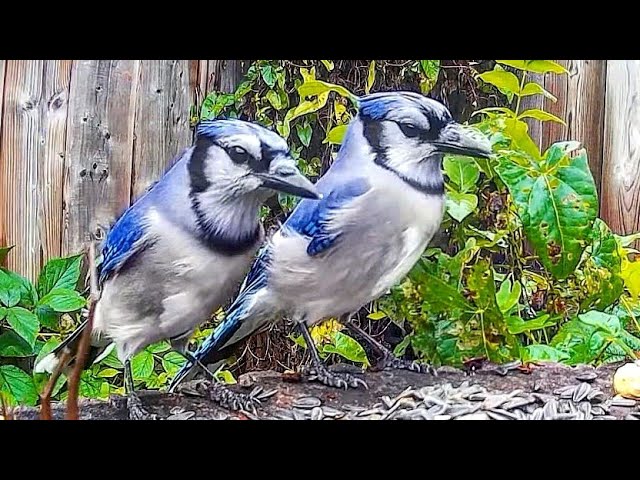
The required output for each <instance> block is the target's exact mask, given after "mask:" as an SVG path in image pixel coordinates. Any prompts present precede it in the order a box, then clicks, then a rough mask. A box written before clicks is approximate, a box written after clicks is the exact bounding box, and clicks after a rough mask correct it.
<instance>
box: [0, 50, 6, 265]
mask: <svg viewBox="0 0 640 480" xmlns="http://www.w3.org/2000/svg"><path fill="white" fill-rule="evenodd" d="M6 63H7V62H6V60H0V152H2V116H3V115H2V105H3V98H4V73H5V65H6ZM0 162H2V156H1V155H0ZM2 169H3V167H2V164H1V163H0V172H1V171H2ZM6 194H7V189H6V185H5V184H4V178H3V177H2V175H0V247H2V246H6V245H7V232H6V229H5V226H4V225H5V224H6V219H5V218H4V213H3V212H4V208H3V207H2V205H6V203H7V197H6ZM6 264H7V261H6V259H5V260H3V261H0V267H4V266H6Z"/></svg>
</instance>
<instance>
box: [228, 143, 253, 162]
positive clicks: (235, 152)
mask: <svg viewBox="0 0 640 480" xmlns="http://www.w3.org/2000/svg"><path fill="white" fill-rule="evenodd" d="M228 153H229V156H230V157H231V160H233V161H234V162H235V163H244V162H246V161H247V157H248V154H247V151H246V150H245V149H244V148H242V147H238V146H235V147H231V148H230V149H229V150H228Z"/></svg>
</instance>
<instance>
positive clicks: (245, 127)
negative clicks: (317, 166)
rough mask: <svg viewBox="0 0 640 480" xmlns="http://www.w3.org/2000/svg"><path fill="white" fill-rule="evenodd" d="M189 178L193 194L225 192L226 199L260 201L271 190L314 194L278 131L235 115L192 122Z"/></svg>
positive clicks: (314, 191)
mask: <svg viewBox="0 0 640 480" xmlns="http://www.w3.org/2000/svg"><path fill="white" fill-rule="evenodd" d="M189 176H190V179H191V192H192V194H195V195H197V194H199V193H204V192H207V191H208V190H211V189H214V190H217V191H220V190H222V191H225V192H227V193H228V197H229V198H231V199H234V198H237V197H239V196H243V195H253V196H258V197H261V198H263V199H266V198H267V197H269V196H270V195H272V194H273V193H274V192H275V191H277V192H282V193H288V194H291V195H295V196H299V197H305V198H319V193H318V191H317V190H316V188H315V186H314V185H313V183H311V182H310V181H309V180H308V179H307V178H306V177H305V176H304V175H303V174H302V173H301V172H300V170H299V169H298V167H297V166H296V162H295V160H294V159H293V157H292V156H291V153H290V151H289V147H288V145H287V142H286V141H285V140H284V139H283V138H282V137H281V136H280V135H278V134H277V133H275V132H273V131H271V130H268V129H267V128H265V127H262V126H260V125H258V124H256V123H250V122H245V121H242V120H237V119H229V120H212V121H204V122H201V123H200V124H199V125H198V130H197V136H196V141H195V148H194V150H193V153H192V155H191V160H190V162H189Z"/></svg>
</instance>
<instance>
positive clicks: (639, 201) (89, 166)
mask: <svg viewBox="0 0 640 480" xmlns="http://www.w3.org/2000/svg"><path fill="white" fill-rule="evenodd" d="M561 62H562V63H563V64H564V65H565V66H567V68H568V69H569V70H570V75H569V76H562V77H557V76H548V77H547V78H544V79H541V80H542V81H543V82H544V84H545V86H546V88H547V90H549V91H550V92H551V93H553V94H554V95H555V96H556V97H558V101H557V102H556V103H552V102H550V101H548V100H544V101H545V105H544V106H545V108H546V109H547V110H548V111H550V112H552V113H555V114H556V115H558V116H560V117H562V118H564V119H566V121H567V126H566V127H564V126H562V125H559V124H552V123H545V124H543V125H540V123H539V122H536V123H531V129H532V136H533V138H534V139H536V141H538V142H539V143H540V144H541V145H542V146H543V147H546V146H548V145H549V144H550V143H552V142H553V141H556V140H561V139H572V140H578V141H581V142H583V143H584V144H585V146H586V148H587V152H588V155H589V162H590V165H591V169H592V171H593V175H594V177H595V179H596V182H597V184H598V191H599V193H600V198H601V216H602V217H603V218H604V219H605V220H606V221H607V222H609V225H611V226H612V228H613V229H614V231H616V232H618V233H629V232H633V231H638V230H640V61H631V60H628V61H627V60H610V61H602V60H566V61H565V60H563V61H561ZM245 67H246V61H224V60H149V61H147V60H122V61H119V60H73V61H70V60H44V61H21V60H8V61H4V60H0V105H2V110H1V111H2V114H1V115H0V246H3V245H14V244H15V245H16V247H15V249H14V251H13V252H12V254H11V255H10V256H9V258H8V259H7V266H8V267H10V268H12V269H16V270H17V271H18V272H20V273H21V274H23V275H25V276H27V277H29V278H34V277H35V276H36V275H37V273H38V272H39V270H40V268H41V266H42V264H43V262H45V261H46V260H47V259H48V258H50V257H52V256H58V255H65V254H69V253H73V252H78V251H80V250H81V249H82V246H83V243H84V242H85V241H86V237H87V235H88V233H89V232H91V231H93V230H94V229H95V228H97V227H98V226H99V225H105V226H106V225H109V224H110V223H111V222H112V221H113V219H114V218H115V217H116V216H117V215H118V214H119V213H120V212H122V210H123V209H124V208H126V207H127V206H128V205H129V204H130V202H131V201H132V200H133V199H135V198H136V196H137V195H139V194H140V193H141V192H142V191H144V190H145V188H146V187H147V186H148V185H149V184H150V183H151V182H152V181H153V180H155V179H157V178H158V177H159V176H160V174H161V173H162V172H163V171H164V169H165V167H166V162H168V161H169V160H171V159H172V158H173V157H174V155H175V154H177V153H178V151H179V150H180V149H181V148H183V147H184V146H187V145H188V144H189V143H190V142H191V135H192V133H191V130H190V129H189V110H190V106H191V105H192V104H193V103H195V102H196V101H197V100H199V99H201V97H200V98H198V96H199V95H201V94H202V92H205V91H207V90H211V89H220V90H225V91H231V90H232V89H233V87H234V86H235V85H236V84H237V82H238V81H239V79H240V78H241V76H242V73H243V69H244V68H245ZM540 101H542V100H540V99H537V98H536V99H533V98H532V97H528V99H527V102H528V105H527V106H528V107H535V106H536V104H535V102H540Z"/></svg>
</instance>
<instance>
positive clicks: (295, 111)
mask: <svg viewBox="0 0 640 480" xmlns="http://www.w3.org/2000/svg"><path fill="white" fill-rule="evenodd" d="M303 85H304V84H303ZM328 98H329V92H328V91H327V92H325V93H321V94H319V95H318V96H317V97H316V98H314V99H313V100H307V101H304V102H300V104H299V105H298V106H296V107H294V108H292V109H290V110H289V111H288V112H287V114H286V115H285V117H284V121H283V122H282V124H276V129H277V130H278V133H280V135H282V136H283V137H284V138H285V139H286V138H288V137H289V132H290V128H291V127H290V123H291V122H292V121H293V120H295V119H296V118H298V117H301V116H303V115H307V114H309V113H313V112H315V111H318V110H320V109H321V108H322V107H324V106H325V105H326V104H327V99H328Z"/></svg>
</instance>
